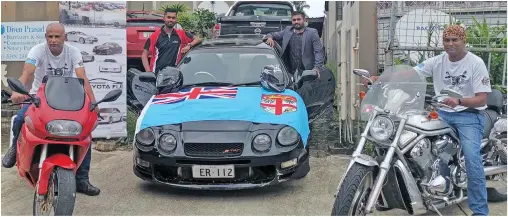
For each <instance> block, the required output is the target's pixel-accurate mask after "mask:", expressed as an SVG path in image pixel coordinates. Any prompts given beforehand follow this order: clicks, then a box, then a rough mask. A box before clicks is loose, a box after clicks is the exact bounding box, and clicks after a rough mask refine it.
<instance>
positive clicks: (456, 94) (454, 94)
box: [440, 89, 463, 99]
mask: <svg viewBox="0 0 508 217" xmlns="http://www.w3.org/2000/svg"><path fill="white" fill-rule="evenodd" d="M440 93H441V94H443V95H448V96H451V97H453V98H457V99H462V98H463V96H462V94H460V93H459V92H458V91H456V90H452V89H442V90H441V91H440Z"/></svg>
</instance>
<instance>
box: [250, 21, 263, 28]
mask: <svg viewBox="0 0 508 217" xmlns="http://www.w3.org/2000/svg"><path fill="white" fill-rule="evenodd" d="M250 25H251V26H253V27H264V26H266V22H250Z"/></svg>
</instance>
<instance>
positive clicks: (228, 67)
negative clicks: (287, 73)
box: [178, 47, 282, 85]
mask: <svg viewBox="0 0 508 217" xmlns="http://www.w3.org/2000/svg"><path fill="white" fill-rule="evenodd" d="M266 65H281V62H280V61H279V59H278V58H277V57H276V56H275V53H274V52H273V51H272V50H269V49H258V48H245V47H238V48H217V49H215V48H212V49H199V50H194V51H191V52H190V53H189V54H188V55H186V56H185V58H184V59H182V61H181V64H180V65H179V66H178V68H179V69H180V71H181V72H182V74H183V77H184V79H183V81H184V85H188V84H197V83H206V82H221V83H230V84H245V83H253V82H259V80H260V75H261V70H262V69H263V67H264V66H266ZM281 68H282V67H281Z"/></svg>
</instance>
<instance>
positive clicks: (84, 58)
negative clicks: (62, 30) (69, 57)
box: [81, 51, 95, 63]
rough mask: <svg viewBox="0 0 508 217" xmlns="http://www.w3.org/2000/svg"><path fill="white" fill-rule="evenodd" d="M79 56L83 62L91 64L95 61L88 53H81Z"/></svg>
mask: <svg viewBox="0 0 508 217" xmlns="http://www.w3.org/2000/svg"><path fill="white" fill-rule="evenodd" d="M81 56H82V57H83V62H85V63H87V62H93V61H94V60H95V57H94V56H93V55H91V54H89V53H88V52H85V51H81Z"/></svg>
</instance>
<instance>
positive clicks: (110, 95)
mask: <svg viewBox="0 0 508 217" xmlns="http://www.w3.org/2000/svg"><path fill="white" fill-rule="evenodd" d="M120 95H122V89H116V90H112V91H110V92H109V93H107V94H106V96H104V98H102V99H101V100H99V101H98V102H96V103H92V104H91V105H90V111H93V110H94V109H95V107H97V105H99V104H101V103H103V102H113V101H115V100H117V99H118V97H120Z"/></svg>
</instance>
